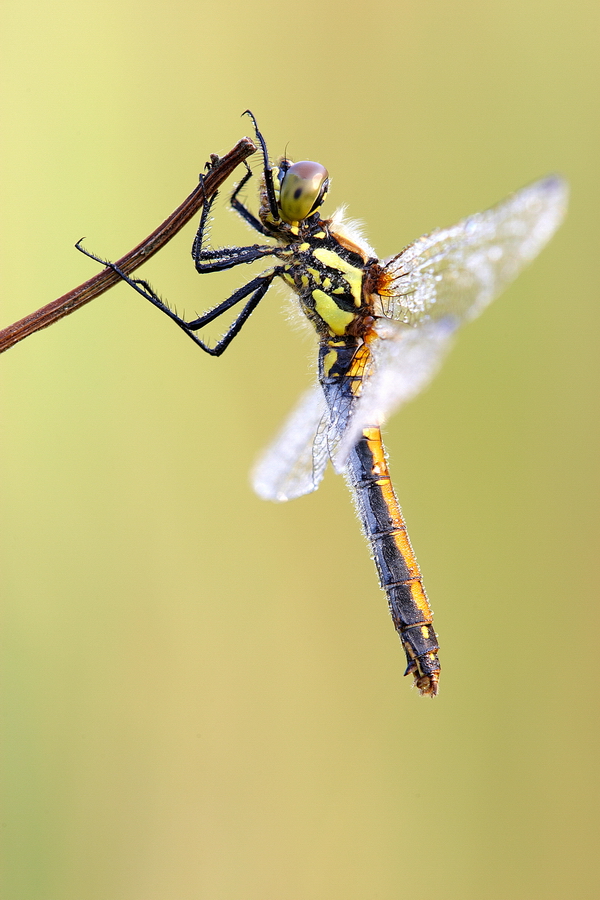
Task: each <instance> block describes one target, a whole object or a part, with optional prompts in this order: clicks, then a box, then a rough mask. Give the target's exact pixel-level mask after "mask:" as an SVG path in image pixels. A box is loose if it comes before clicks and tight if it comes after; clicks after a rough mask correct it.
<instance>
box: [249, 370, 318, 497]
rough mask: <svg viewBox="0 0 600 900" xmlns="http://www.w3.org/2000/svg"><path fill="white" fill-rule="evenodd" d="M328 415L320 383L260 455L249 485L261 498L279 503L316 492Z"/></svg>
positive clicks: (301, 401) (301, 402)
mask: <svg viewBox="0 0 600 900" xmlns="http://www.w3.org/2000/svg"><path fill="white" fill-rule="evenodd" d="M328 428H329V415H328V412H327V407H326V403H325V397H324V395H323V391H322V390H321V387H320V385H317V386H316V387H314V388H312V389H311V390H309V391H307V392H306V393H305V394H304V395H303V396H302V397H301V399H300V402H299V403H298V405H297V406H296V408H295V409H294V410H293V411H292V413H291V414H290V416H289V417H288V419H287V421H286V422H285V424H284V426H283V428H282V429H281V431H280V432H279V434H278V435H277V437H276V438H275V440H274V441H273V443H272V444H271V445H270V446H269V447H268V448H267V449H266V450H265V452H264V453H263V454H262V456H261V457H260V458H259V460H258V462H257V464H256V466H255V467H254V470H253V472H252V486H253V488H254V490H255V491H256V493H257V494H258V496H259V497H262V499H263V500H274V501H279V502H282V501H284V500H293V499H294V498H295V497H301V496H302V495H303V494H310V493H311V491H316V489H317V488H318V486H319V483H320V481H321V479H322V478H323V474H324V472H325V467H326V465H327V462H328V460H329V452H328V447H327V432H328Z"/></svg>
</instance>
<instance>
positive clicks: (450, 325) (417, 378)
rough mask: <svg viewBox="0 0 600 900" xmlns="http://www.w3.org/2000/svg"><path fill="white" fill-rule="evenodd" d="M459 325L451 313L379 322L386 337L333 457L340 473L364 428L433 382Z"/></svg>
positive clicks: (376, 345) (375, 349)
mask: <svg viewBox="0 0 600 900" xmlns="http://www.w3.org/2000/svg"><path fill="white" fill-rule="evenodd" d="M457 326H458V320H457V319H454V318H452V317H450V316H446V317H445V318H444V319H441V320H440V321H439V322H427V323H425V324H424V325H421V326H420V327H418V328H410V327H409V326H406V325H401V324H400V323H398V322H392V321H390V320H389V319H380V320H379V321H378V322H377V323H376V325H375V329H376V331H377V333H378V335H379V338H380V340H378V341H373V343H372V345H371V364H370V371H369V373H368V376H367V377H366V378H365V382H364V385H363V389H362V393H361V395H360V397H359V398H358V399H357V400H356V403H355V404H354V409H353V412H352V416H351V417H350V419H349V422H348V425H347V427H346V429H345V431H344V435H343V439H342V440H341V441H340V442H339V447H338V449H337V452H336V455H335V458H334V460H333V464H334V467H335V469H336V471H337V472H342V471H343V470H344V467H345V465H346V462H347V459H348V454H349V453H350V451H351V449H352V447H353V446H354V445H355V444H356V442H357V441H358V439H359V438H360V436H361V433H362V431H363V429H364V428H367V427H368V426H372V425H381V424H383V422H384V421H385V419H386V417H387V415H388V413H390V412H391V411H392V410H394V409H397V408H398V407H399V406H402V404H404V403H406V402H407V401H408V400H411V399H412V398H413V397H414V396H415V395H416V394H418V393H419V391H421V390H422V389H423V388H424V387H425V385H426V384H427V383H428V382H429V381H431V379H432V378H433V376H434V375H435V374H436V372H437V371H438V369H439V368H440V366H441V364H442V362H443V360H444V357H445V356H446V353H447V352H448V350H449V349H450V347H451V346H452V335H453V334H454V332H455V330H456V328H457Z"/></svg>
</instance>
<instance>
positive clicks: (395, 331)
mask: <svg viewBox="0 0 600 900" xmlns="http://www.w3.org/2000/svg"><path fill="white" fill-rule="evenodd" d="M567 199H568V189H567V185H566V183H565V182H564V181H563V180H562V179H561V178H559V177H558V176H552V177H550V178H546V179H543V180H542V181H537V182H535V183H534V184H532V185H530V186H529V187H526V188H523V189H522V190H521V191H518V192H517V193H516V194H513V195H512V196H510V197H508V198H507V199H506V200H503V201H502V202H501V203H499V204H497V205H496V206H494V207H492V208H491V209H489V210H486V211H485V212H482V213H476V214H475V215H474V216H470V217H469V218H468V219H463V221H462V222H459V223H458V224H457V225H454V226H453V227H452V228H446V229H440V230H437V231H433V232H432V233H431V234H429V235H425V236H424V237H422V238H419V240H418V241H415V243H414V244H411V245H410V246H409V247H407V248H406V250H404V251H403V252H402V253H400V254H399V255H398V256H395V257H393V258H392V259H390V260H389V261H388V262H387V263H386V264H385V266H384V275H383V277H382V280H381V284H382V285H383V287H382V289H381V291H380V300H379V301H378V302H379V303H380V310H379V312H380V313H381V315H382V316H383V317H384V318H381V319H379V320H378V322H377V324H376V326H375V329H376V331H377V333H378V336H379V338H380V340H378V341H373V343H372V344H371V357H372V358H371V365H370V367H369V371H368V373H367V375H366V378H365V384H364V387H363V391H362V393H361V396H360V398H359V399H358V401H357V402H356V405H355V407H354V410H353V415H352V417H351V419H350V422H349V424H348V427H347V428H346V430H345V434H344V437H343V440H342V441H341V443H340V446H339V449H338V451H337V454H336V457H335V461H334V464H335V468H336V469H337V470H338V471H340V470H342V469H343V467H344V465H345V463H346V460H347V457H348V453H349V452H350V450H351V448H352V447H353V445H354V444H355V443H356V441H357V440H358V438H359V437H360V434H361V432H362V430H363V428H365V427H367V426H368V425H373V424H381V423H382V422H383V421H384V420H385V419H386V417H387V416H388V415H389V414H390V413H391V412H392V411H393V410H395V409H396V408H398V407H399V406H401V405H402V404H403V403H406V401H407V400H410V399H411V398H412V397H414V396H415V395H416V394H417V393H418V392H419V391H420V390H421V389H422V388H423V387H424V386H425V385H426V384H427V382H428V381H430V380H431V378H433V376H434V375H435V374H436V372H437V370H438V369H439V367H440V365H441V363H442V361H443V359H444V357H445V355H446V353H447V352H448V350H449V349H450V347H451V345H452V335H453V333H454V332H455V331H456V329H457V327H458V326H459V325H460V324H461V323H462V322H464V321H466V320H469V319H473V318H475V316H477V315H479V313H480V312H481V311H482V310H483V309H484V308H485V307H486V306H487V305H488V303H490V302H491V301H492V300H493V299H494V298H495V297H496V296H497V295H498V294H499V293H500V292H501V291H502V290H503V289H504V288H505V287H506V286H507V285H508V284H509V283H510V282H511V281H512V280H513V279H514V278H515V277H516V276H517V275H518V274H519V272H520V271H521V269H523V267H524V266H525V265H527V263H528V262H530V261H531V260H532V259H533V258H534V257H535V256H536V255H537V254H538V253H539V252H540V250H541V249H542V248H543V247H544V246H545V244H546V243H547V242H548V241H549V240H550V238H551V237H552V235H553V234H554V232H555V231H556V229H557V228H558V226H559V225H560V223H561V221H562V219H563V217H564V214H565V211H566V206H567ZM411 326H412V327H411Z"/></svg>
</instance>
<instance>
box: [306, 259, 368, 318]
mask: <svg viewBox="0 0 600 900" xmlns="http://www.w3.org/2000/svg"><path fill="white" fill-rule="evenodd" d="M313 256H316V258H317V259H318V260H319V261H320V262H322V263H323V265H325V266H327V267H328V268H330V269H337V271H338V272H341V273H342V275H343V276H344V278H345V279H346V281H347V282H348V287H349V288H350V293H351V294H352V296H353V297H354V305H355V306H360V304H361V302H362V278H363V273H362V269H357V268H356V266H353V265H351V264H350V263H348V262H346V261H345V260H344V259H342V257H341V256H339V255H338V254H337V253H334V252H333V250H326V249H325V248H324V247H317V249H316V250H313ZM338 290H339V289H338ZM334 293H337V291H335V292H334Z"/></svg>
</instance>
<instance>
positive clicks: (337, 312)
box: [312, 288, 354, 334]
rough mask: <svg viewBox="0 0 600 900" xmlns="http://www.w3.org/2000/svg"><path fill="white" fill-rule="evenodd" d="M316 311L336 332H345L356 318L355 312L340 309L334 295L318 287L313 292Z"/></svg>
mask: <svg viewBox="0 0 600 900" xmlns="http://www.w3.org/2000/svg"><path fill="white" fill-rule="evenodd" d="M312 296H313V299H314V301H315V311H316V312H317V314H318V315H319V316H320V317H321V318H322V319H323V321H324V322H325V323H326V325H328V326H329V328H330V330H331V331H332V332H333V333H334V334H344V333H345V331H346V328H347V327H348V325H349V324H350V322H352V321H353V320H354V313H351V312H345V310H343V309H340V308H339V306H338V305H337V303H336V302H335V300H334V299H333V297H330V296H329V294H326V293H325V291H321V290H319V289H318V288H317V289H316V290H314V291H313V292H312Z"/></svg>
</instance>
